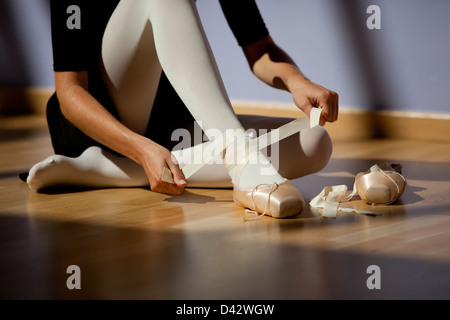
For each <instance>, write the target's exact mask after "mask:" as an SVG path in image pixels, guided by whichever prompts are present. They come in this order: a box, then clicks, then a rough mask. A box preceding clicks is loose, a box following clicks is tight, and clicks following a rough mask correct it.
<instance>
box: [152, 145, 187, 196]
mask: <svg viewBox="0 0 450 320" xmlns="http://www.w3.org/2000/svg"><path fill="white" fill-rule="evenodd" d="M159 155H160V157H154V156H152V157H149V158H147V161H146V165H145V167H144V168H145V169H146V173H147V176H148V178H149V182H150V189H151V190H152V191H155V192H160V193H165V194H172V195H181V194H182V193H183V191H184V188H185V187H186V179H185V177H184V175H183V172H182V171H181V169H180V167H179V166H178V162H177V160H176V159H175V158H174V157H173V156H172V153H171V152H170V151H168V150H165V149H162V148H159ZM155 160H157V161H155Z"/></svg>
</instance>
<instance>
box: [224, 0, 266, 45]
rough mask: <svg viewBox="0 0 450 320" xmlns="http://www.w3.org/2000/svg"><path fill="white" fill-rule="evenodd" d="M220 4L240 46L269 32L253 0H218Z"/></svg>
mask: <svg viewBox="0 0 450 320" xmlns="http://www.w3.org/2000/svg"><path fill="white" fill-rule="evenodd" d="M220 5H221V6H222V10H223V13H224V14H225V18H226V19H227V21H228V25H229V26H230V28H231V30H232V31H233V34H234V36H235V37H236V40H237V42H238V44H239V45H240V46H241V47H243V46H246V45H249V44H251V43H253V42H255V41H258V40H261V39H262V38H264V37H265V36H267V35H268V34H269V31H268V30H267V27H266V25H265V23H264V20H263V18H262V17H261V14H260V12H259V9H258V7H257V5H256V3H255V0H220Z"/></svg>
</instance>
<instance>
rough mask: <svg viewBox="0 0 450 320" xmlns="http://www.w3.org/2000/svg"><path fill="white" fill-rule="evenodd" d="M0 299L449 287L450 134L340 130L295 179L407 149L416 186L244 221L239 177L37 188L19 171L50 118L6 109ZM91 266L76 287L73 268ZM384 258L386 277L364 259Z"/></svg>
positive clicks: (362, 166) (403, 159) (374, 295)
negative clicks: (237, 195) (372, 201)
mask: <svg viewBox="0 0 450 320" xmlns="http://www.w3.org/2000/svg"><path fill="white" fill-rule="evenodd" d="M0 125H1V126H0V298H1V299H158V300H169V299H170V300H172V299H188V300H191V299H289V300H293V299H295V300H296V299H449V298H450V196H449V194H450V144H448V143H442V142H424V141H408V140H367V141H347V142H346V141H337V142H336V143H335V149H334V154H333V158H332V160H331V162H330V163H329V165H328V166H327V167H326V168H325V169H324V170H323V171H322V172H320V173H318V174H315V175H312V176H309V177H306V178H303V179H301V180H295V181H294V183H295V185H296V186H297V187H298V188H299V189H300V190H301V191H302V192H303V194H304V196H305V198H306V200H307V201H309V200H310V199H311V198H312V197H314V196H315V195H317V194H318V193H319V192H320V191H321V190H322V188H323V187H324V186H325V185H336V184H346V185H347V186H348V187H349V188H350V189H351V188H352V186H353V181H354V175H355V174H356V173H358V172H360V171H365V170H367V169H368V168H369V167H370V166H371V165H373V164H375V163H378V162H381V161H384V160H388V161H393V162H400V163H401V164H402V165H403V167H404V171H403V173H404V175H405V177H406V178H407V180H408V186H407V189H406V191H405V194H404V195H403V196H402V198H401V200H400V201H398V202H397V203H395V204H393V205H390V206H377V207H368V206H366V205H364V204H362V203H361V201H360V200H357V199H356V200H354V201H352V202H351V203H350V205H352V206H355V207H358V208H369V210H373V211H375V210H376V211H379V212H382V213H383V215H381V216H376V217H375V216H363V215H356V214H354V213H340V214H339V215H338V218H337V219H325V218H322V217H320V216H318V215H317V214H316V213H314V212H312V211H311V210H310V209H308V210H306V211H305V212H304V213H303V214H302V215H301V216H300V217H298V218H295V219H289V220H276V219H272V218H269V217H263V218H261V219H259V220H258V221H253V222H243V221H242V220H241V217H242V215H243V210H242V209H241V208H239V207H237V206H235V205H234V203H233V201H232V191H231V190H204V189H189V190H187V191H186V192H185V194H184V195H183V196H180V197H171V196H167V195H162V194H157V193H152V192H151V191H149V190H146V189H139V188H136V189H107V190H65V191H61V192H53V193H47V194H36V193H33V192H31V191H30V190H29V189H28V187H27V185H26V184H25V183H23V182H21V181H20V180H19V179H18V174H19V173H21V172H23V171H25V170H28V169H29V168H30V167H31V166H32V165H33V164H34V163H36V162H38V161H41V160H43V159H44V158H45V157H47V156H48V155H50V154H51V153H52V149H51V146H50V139H49V136H48V133H47V130H46V127H45V123H44V122H43V119H41V118H35V117H21V118H20V119H18V118H9V119H1V121H0ZM70 265H78V266H79V267H80V269H81V290H68V288H67V286H66V280H67V278H68V277H69V274H67V273H66V269H67V267H68V266H70ZM371 265H377V266H379V267H380V271H381V273H380V279H381V289H374V290H370V289H368V287H367V285H366V282H367V279H368V278H369V276H371V274H368V273H367V268H368V267H369V266H371Z"/></svg>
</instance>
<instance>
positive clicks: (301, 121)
mask: <svg viewBox="0 0 450 320" xmlns="http://www.w3.org/2000/svg"><path fill="white" fill-rule="evenodd" d="M321 114H322V109H320V108H313V109H312V110H311V114H310V117H309V118H308V117H307V116H304V117H301V118H298V119H295V120H293V121H291V122H289V123H287V124H285V125H283V126H281V127H279V128H278V129H275V130H272V131H269V132H268V133H266V134H264V135H261V136H259V137H258V138H257V139H252V140H251V142H250V143H251V144H252V145H254V146H255V147H254V148H249V149H250V150H254V151H259V150H262V149H264V148H266V147H268V146H269V145H271V144H274V143H276V142H278V141H280V140H282V139H285V138H287V137H289V136H291V135H293V134H295V133H298V132H300V131H302V130H304V129H307V128H313V127H315V126H318V125H319V121H320V116H321ZM237 138H238V137H236V134H235V132H234V130H226V131H225V133H224V134H223V135H222V136H219V137H218V138H216V139H214V140H213V141H212V142H209V143H207V144H205V148H204V149H203V154H202V158H201V161H200V163H196V162H194V163H186V164H184V165H183V167H182V168H181V171H183V174H184V176H185V178H186V179H189V177H191V176H192V175H193V174H194V173H196V172H197V171H198V170H200V169H201V168H202V167H203V166H204V165H206V164H207V163H209V162H211V161H213V160H214V159H215V158H216V157H217V156H218V155H219V154H220V153H221V152H223V151H224V150H225V149H226V148H227V147H228V146H230V145H231V144H233V143H234V142H235V141H236V140H237ZM251 156H252V154H247V155H246V156H245V157H246V159H247V160H248V158H250V157H251ZM245 161H246V160H243V161H241V162H245ZM167 170H168V169H167ZM163 179H164V180H163V181H166V182H169V183H173V180H172V177H171V175H169V174H168V173H167V172H163Z"/></svg>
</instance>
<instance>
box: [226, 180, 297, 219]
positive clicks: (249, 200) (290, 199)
mask: <svg viewBox="0 0 450 320" xmlns="http://www.w3.org/2000/svg"><path fill="white" fill-rule="evenodd" d="M233 200H234V203H236V204H237V205H239V206H241V207H244V208H246V209H247V210H246V212H250V213H254V214H255V215H256V217H255V218H247V217H245V218H244V220H254V219H258V218H260V217H262V216H264V215H267V216H271V217H273V218H278V219H281V218H289V217H294V216H297V215H299V214H300V213H301V212H302V211H303V209H304V207H305V200H304V198H303V195H302V194H301V193H300V191H298V190H297V188H296V187H295V186H294V185H293V184H292V183H291V182H290V181H288V180H285V181H284V182H282V183H280V184H278V183H276V182H274V183H273V184H272V185H270V184H263V185H259V186H257V187H255V188H242V189H241V188H239V187H237V186H236V185H235V186H234V188H233Z"/></svg>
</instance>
